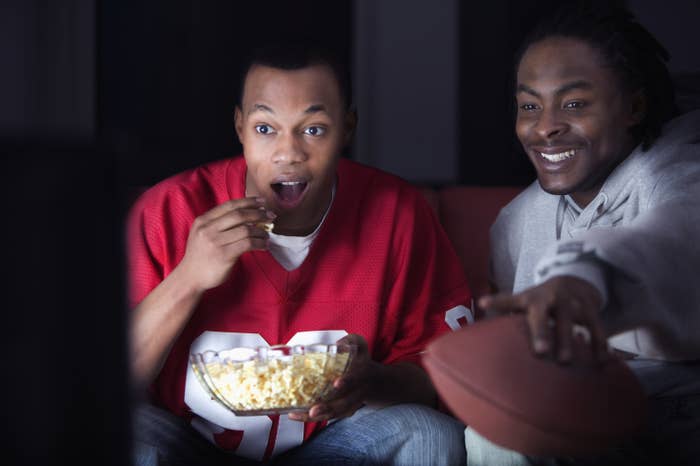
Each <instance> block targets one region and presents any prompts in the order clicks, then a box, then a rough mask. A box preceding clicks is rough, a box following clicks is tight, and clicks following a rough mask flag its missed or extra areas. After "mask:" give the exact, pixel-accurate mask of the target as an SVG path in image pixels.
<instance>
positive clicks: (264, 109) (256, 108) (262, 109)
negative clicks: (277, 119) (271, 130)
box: [248, 104, 275, 115]
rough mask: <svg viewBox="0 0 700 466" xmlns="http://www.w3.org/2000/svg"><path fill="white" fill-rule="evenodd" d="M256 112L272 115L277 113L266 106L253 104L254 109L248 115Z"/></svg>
mask: <svg viewBox="0 0 700 466" xmlns="http://www.w3.org/2000/svg"><path fill="white" fill-rule="evenodd" d="M254 112H267V113H272V114H273V115H274V114H275V111H274V110H272V109H271V108H270V107H268V106H267V105H265V104H253V108H251V109H250V110H248V115H250V114H251V113H254Z"/></svg>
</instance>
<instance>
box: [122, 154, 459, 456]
mask: <svg viewBox="0 0 700 466" xmlns="http://www.w3.org/2000/svg"><path fill="white" fill-rule="evenodd" d="M245 173H246V165H245V160H244V159H243V158H242V157H237V158H233V159H227V160H222V161H217V162H213V163H211V164H208V165H205V166H202V167H200V168H197V169H194V170H191V171H188V172H184V173H181V174H178V175H176V176H174V177H172V178H169V179H167V180H165V181H163V182H161V183H159V184H157V185H156V186H154V187H153V188H151V189H149V190H148V191H147V192H146V193H144V195H142V196H141V197H140V198H139V200H138V201H137V202H136V204H135V205H134V207H133V209H132V211H131V213H130V217H129V229H128V244H129V268H128V272H129V285H130V290H129V293H130V302H131V305H132V306H135V305H136V304H138V303H139V302H140V301H141V300H142V299H143V298H144V297H145V296H146V295H147V294H148V293H149V292H150V291H151V290H152V289H153V288H155V287H156V286H157V285H158V283H160V282H161V281H162V280H163V279H164V277H166V276H167V275H168V274H169V273H170V272H171V271H172V270H173V268H175V266H177V264H178V263H179V262H180V260H181V259H182V257H183V255H184V253H185V247H186V243H187V237H188V234H189V231H190V227H191V225H192V222H193V221H194V219H195V217H197V216H199V215H201V214H203V213H204V212H206V211H208V210H210V209H211V208H213V207H215V206H217V205H219V204H221V203H223V202H225V201H227V200H229V199H238V198H241V197H244V195H245ZM469 302H470V293H469V289H468V286H467V283H466V278H465V276H464V272H463V270H462V268H461V266H460V263H459V260H458V258H457V256H456V255H455V252H454V250H453V248H452V246H451V244H450V242H449V240H448V238H447V236H446V235H445V233H444V231H443V230H442V228H441V226H440V225H439V223H438V221H437V219H436V217H435V215H434V212H433V211H432V209H431V208H430V206H429V205H428V204H427V203H426V202H425V200H424V199H423V197H422V195H421V194H420V192H419V191H418V190H417V189H415V188H414V187H412V186H411V185H410V184H408V183H407V182H405V181H403V180H401V179H400V178H398V177H395V176H393V175H390V174H387V173H384V172H382V171H379V170H376V169H373V168H370V167H366V166H363V165H360V164H358V163H355V162H351V161H349V160H347V159H341V160H340V163H339V166H338V172H337V184H336V194H335V198H334V200H333V204H332V206H331V208H330V210H329V212H328V215H327V217H326V219H325V221H324V222H323V224H322V225H321V228H320V230H319V233H318V236H317V237H316V239H315V240H314V242H313V244H312V245H311V249H310V251H309V254H308V256H307V257H306V259H305V260H304V262H303V263H302V264H301V266H300V267H299V268H297V269H295V270H292V271H287V270H285V269H284V268H283V267H282V266H281V265H280V264H279V263H277V261H276V260H275V259H274V258H273V257H272V255H271V254H270V253H269V252H267V251H254V252H248V253H245V254H243V255H242V256H241V257H240V258H239V260H238V262H237V263H236V264H235V265H234V267H233V270H232V271H231V274H230V276H229V277H228V279H227V281H226V282H225V283H224V284H222V285H221V286H219V287H217V288H214V289H211V290H209V291H207V292H206V293H205V294H204V296H203V297H202V300H201V302H200V303H199V305H198V308H197V310H196V311H195V313H194V314H193V316H192V318H191V320H190V321H189V323H188V325H187V326H186V328H185V329H184V331H183V332H182V334H181V335H180V336H179V338H178V339H177V341H176V342H175V343H174V345H173V347H172V350H171V352H170V354H169V356H168V358H167V360H166V362H165V364H164V366H163V368H162V370H161V372H160V374H159V375H158V377H157V379H156V380H155V382H154V384H153V386H152V393H153V395H154V396H155V399H156V401H157V402H158V403H160V404H161V405H163V406H165V407H166V408H168V409H169V410H171V411H173V412H174V413H176V414H179V415H181V416H185V417H188V418H190V419H191V421H192V424H193V426H194V427H195V428H197V429H198V430H199V431H200V432H202V433H203V434H204V435H205V436H207V437H208V438H209V439H210V440H212V441H214V442H216V443H217V444H218V445H220V446H222V447H224V448H227V449H229V450H234V451H235V453H236V454H239V455H242V456H246V457H249V458H254V459H257V460H260V459H263V458H268V457H270V456H271V455H272V456H274V455H276V454H278V453H281V452H282V451H284V450H286V449H289V448H292V447H294V446H296V445H299V444H300V443H301V442H302V441H303V440H304V439H305V438H308V436H309V435H310V434H312V433H313V432H314V431H315V430H317V429H319V428H322V425H317V424H316V423H307V425H306V426H304V424H303V423H300V422H296V421H290V420H289V419H288V418H287V417H286V416H253V417H237V416H235V415H233V413H230V412H228V411H227V410H226V409H224V408H223V407H222V406H220V405H218V404H217V403H216V402H214V401H212V400H210V399H209V397H208V396H207V395H206V393H205V392H204V391H203V390H202V388H201V387H199V384H198V383H197V381H196V379H195V378H194V376H193V374H192V372H191V368H190V367H189V362H188V358H189V355H190V353H191V352H195V351H201V350H204V349H211V350H222V349H225V348H228V347H233V346H258V345H265V344H267V345H275V344H286V343H290V342H291V343H302V342H303V343H308V342H310V341H312V340H313V341H319V342H326V343H330V342H334V341H336V340H337V339H338V338H340V337H342V336H343V335H345V334H346V333H356V334H359V335H362V336H363V337H364V338H365V339H366V340H367V343H368V345H369V349H370V352H371V354H372V356H373V358H374V359H375V360H377V361H381V362H383V363H392V362H396V361H402V360H410V361H413V362H418V361H419V358H418V354H419V353H420V352H421V351H422V350H423V349H424V347H425V345H426V344H427V342H429V341H430V340H432V339H433V338H434V337H436V336H437V335H439V334H441V333H443V332H446V331H449V330H450V327H449V326H448V325H447V324H446V322H445V318H446V316H445V312H446V311H447V310H449V309H451V308H453V307H455V306H458V305H464V306H467V307H468V306H469Z"/></svg>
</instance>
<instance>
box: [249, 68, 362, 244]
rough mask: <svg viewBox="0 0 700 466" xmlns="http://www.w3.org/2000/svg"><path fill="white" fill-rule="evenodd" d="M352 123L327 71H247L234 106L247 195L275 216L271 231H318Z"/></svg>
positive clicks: (262, 69)
mask: <svg viewBox="0 0 700 466" xmlns="http://www.w3.org/2000/svg"><path fill="white" fill-rule="evenodd" d="M353 123H354V120H352V118H351V115H349V114H348V112H347V111H346V110H345V107H344V105H343V100H342V97H341V93H340V89H339V86H338V82H337V79H336V78H335V75H334V74H333V71H332V70H331V68H330V67H329V66H326V65H312V66H308V67H305V68H301V69H298V70H283V69H278V68H271V67H267V66H262V65H254V66H253V67H252V68H251V69H250V70H249V71H248V74H247V75H246V79H245V84H244V87H243V97H242V105H241V107H240V108H236V132H237V133H238V137H239V139H240V141H241V144H242V145H243V154H244V157H245V159H246V165H247V167H248V171H247V174H246V194H247V195H248V196H262V197H264V198H265V200H266V205H267V207H268V208H269V209H271V210H272V211H274V212H275V213H276V214H277V219H276V220H275V233H280V234H285V235H295V236H302V235H307V234H309V233H311V232H312V231H313V230H314V229H315V228H316V227H317V226H318V224H319V223H320V221H321V218H322V217H323V214H324V212H325V211H326V208H327V207H328V204H329V202H330V199H331V192H332V187H333V182H334V180H335V172H336V167H337V164H338V157H339V154H340V151H341V150H342V148H343V146H344V144H345V143H346V142H347V140H348V138H349V134H350V133H351V131H352V129H353V128H352V125H353Z"/></svg>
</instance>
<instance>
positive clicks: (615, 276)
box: [480, 164, 700, 360]
mask: <svg viewBox="0 0 700 466" xmlns="http://www.w3.org/2000/svg"><path fill="white" fill-rule="evenodd" d="M693 165H697V164H691V165H688V166H684V165H680V166H677V167H675V168H676V169H674V170H667V172H666V173H667V174H666V176H662V177H660V178H659V181H658V182H657V183H656V186H655V188H654V191H652V192H651V194H650V195H649V196H648V200H647V201H646V202H645V203H646V205H642V206H641V210H642V212H641V213H640V214H639V215H637V216H636V217H634V218H633V219H632V220H627V221H625V222H624V223H623V224H622V225H620V226H616V227H611V228H593V229H591V230H588V231H586V232H584V233H582V234H580V235H579V236H577V238H576V239H572V240H567V241H560V242H557V243H555V244H553V245H552V246H551V247H550V249H548V250H547V251H546V252H545V254H544V255H543V257H542V259H541V261H540V262H539V263H538V266H537V269H536V274H535V275H536V277H537V286H535V287H533V288H530V289H528V290H525V291H524V292H523V293H519V294H517V295H515V296H509V295H500V296H498V297H495V299H491V298H488V299H485V300H484V301H483V302H482V303H480V304H482V305H483V306H489V307H491V308H492V309H495V310H500V311H522V312H527V313H528V318H529V321H530V327H531V331H532V334H533V347H535V346H536V345H539V347H540V348H542V349H543V352H548V351H549V350H550V349H553V342H554V340H553V339H552V340H550V341H549V343H545V344H544V345H543V344H542V343H535V339H536V337H535V335H542V334H544V333H545V331H544V330H543V329H544V325H545V322H546V321H548V320H549V319H550V318H553V319H554V320H555V321H556V322H557V327H558V329H557V333H560V334H565V335H567V337H568V335H570V329H571V326H572V322H573V323H579V324H582V325H584V326H586V327H587V328H588V329H589V331H591V333H592V335H593V337H594V343H595V345H596V346H597V348H598V350H599V354H601V355H603V354H604V351H602V349H603V345H602V342H603V340H604V339H605V338H606V337H609V336H611V335H616V334H620V335H617V336H614V337H612V338H611V339H610V343H611V345H612V346H614V347H615V348H618V349H621V350H624V351H627V352H631V353H635V354H639V355H642V356H645V357H652V358H659V359H671V360H673V359H694V358H697V357H698V356H699V355H700V344H699V343H698V342H697V338H696V335H697V334H698V332H700V316H699V315H698V313H697V312H695V310H697V309H698V308H699V307H700V289H699V288H698V287H697V286H696V285H695V283H694V281H695V277H697V271H698V270H700V249H699V247H698V238H700V192H699V188H698V186H700V176H699V175H698V168H697V167H696V166H693ZM669 173H670V174H671V176H669V175H668V174H669ZM582 282H583V283H582ZM582 303H583V304H582ZM574 306H583V307H584V308H585V309H574ZM531 313H533V314H534V315H539V317H533V318H530V314H531ZM560 320H561V321H563V324H560V323H559V321H560ZM538 328H539V330H538ZM622 332H625V333H622ZM560 357H563V358H564V359H566V355H563V356H562V355H561V354H560Z"/></svg>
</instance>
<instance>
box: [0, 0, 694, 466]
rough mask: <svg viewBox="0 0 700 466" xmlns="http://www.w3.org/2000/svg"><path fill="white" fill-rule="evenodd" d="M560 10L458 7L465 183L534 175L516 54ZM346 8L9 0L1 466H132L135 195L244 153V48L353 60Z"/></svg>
mask: <svg viewBox="0 0 700 466" xmlns="http://www.w3.org/2000/svg"><path fill="white" fill-rule="evenodd" d="M555 3H558V2H555V1H548V0H541V1H529V2H524V1H516V0H513V1H507V0H502V1H495V0H491V1H490V2H485V3H484V2H460V3H459V5H460V8H459V18H458V20H459V24H460V28H459V38H458V41H459V49H460V52H459V68H458V69H459V83H460V89H459V109H460V111H459V114H458V116H457V120H458V122H457V124H458V129H459V131H458V134H459V140H458V141H457V146H458V162H457V163H456V166H454V167H452V169H453V171H454V172H455V177H454V180H453V181H455V182H458V183H469V184H482V185H497V184H519V185H525V184H527V183H529V182H530V181H532V180H533V179H534V175H533V173H532V171H531V168H530V166H529V164H528V163H527V160H526V159H525V157H524V156H523V155H522V154H521V153H520V148H519V146H518V144H517V142H516V141H515V139H514V136H513V131H512V124H513V116H512V113H511V112H509V111H506V110H507V109H510V108H511V107H512V90H511V89H512V87H511V79H512V69H513V68H512V66H513V64H512V53H513V52H514V50H515V49H516V47H517V44H518V42H519V41H520V39H521V37H522V35H523V33H524V31H525V30H526V29H527V28H528V27H530V26H531V25H532V22H533V21H534V19H535V18H536V17H537V16H538V15H539V14H540V12H542V11H544V10H546V9H548V8H549V7H551V5H552V4H555ZM635 3H636V4H638V5H640V4H644V5H646V6H645V8H646V9H647V10H649V9H653V6H649V5H656V4H657V3H656V2H653V1H650V2H639V1H637V2H635ZM671 3H673V2H671ZM691 3H692V2H691V1H690V0H689V2H687V3H685V4H686V5H690V4H691ZM435 5H436V7H439V5H440V2H435ZM669 5H670V3H669V2H664V8H665V9H667V8H669ZM352 11H353V2H352V1H351V0H333V1H327V0H325V1H312V0H304V1H301V0H296V1H271V0H268V1H266V2H238V1H213V0H212V1H204V0H202V1H197V0H152V1H137V0H103V1H99V0H64V1H60V2H59V1H55V2H53V1H42V0H3V1H2V2H0V70H1V71H0V157H1V158H0V160H2V182H1V183H0V185H1V186H2V191H1V194H2V204H1V208H2V210H0V214H1V215H2V216H3V223H2V235H1V236H0V241H2V243H0V244H2V251H3V252H2V255H1V256H0V258H2V262H0V264H2V267H3V269H4V272H5V273H4V274H3V281H2V283H3V293H2V298H3V300H2V305H3V311H2V316H3V321H4V322H3V326H2V328H3V330H4V332H3V334H4V338H3V349H4V351H3V356H4V362H5V364H4V365H3V367H4V374H3V381H4V383H3V384H2V392H0V394H1V395H2V399H3V401H4V404H5V406H4V413H3V421H4V422H3V432H2V433H1V435H2V452H3V459H4V461H3V462H4V463H5V464H43V465H51V464H57V465H58V464H71V463H73V462H77V461H79V460H80V459H85V460H86V461H87V462H88V463H90V464H102V465H112V464H113V465H121V464H128V450H129V448H128V446H129V442H130V440H129V422H130V415H129V409H128V407H129V403H130V400H131V394H130V392H129V387H128V383H127V370H126V315H127V313H126V308H125V303H124V292H123V291H124V283H123V282H124V280H123V276H122V274H123V244H122V234H121V232H122V230H123V216H124V213H125V211H126V208H127V207H128V205H129V202H130V201H131V200H132V196H133V193H134V192H135V191H136V190H138V189H140V188H142V187H144V186H148V185H150V184H153V183H155V182H156V181H158V180H160V179H162V178H165V177H166V176H169V175H171V174H174V173H176V172H179V171H181V170H183V169H186V168H190V167H194V166H196V165H199V164H201V163H204V162H207V161H210V160H214V159H218V158H222V157H227V156H230V155H232V154H237V153H239V152H240V145H239V144H238V141H237V140H236V136H235V132H234V130H233V105H234V101H235V94H236V92H237V89H238V88H239V85H240V83H239V75H238V66H239V63H238V61H237V58H238V57H240V55H241V54H242V52H243V51H245V50H248V49H249V48H250V47H253V46H256V45H259V44H260V43H261V42H264V41H267V40H274V39H278V38H285V37H290V36H293V35H295V34H303V35H306V36H309V35H311V36H313V35H315V36H317V37H319V38H320V39H321V40H323V41H324V42H325V43H326V44H328V45H330V46H332V47H334V48H335V49H336V50H337V51H338V53H339V55H340V56H341V57H342V58H345V59H346V61H348V62H351V61H352V60H351V58H352V56H353V44H354V43H355V41H354V40H353V37H352V34H353V15H352ZM396 14H397V15H399V16H400V14H401V12H400V10H397V11H396ZM484 14H488V15H490V17H494V18H498V23H497V24H494V23H491V22H486V21H480V18H482V17H483V15H484ZM669 24H670V23H669ZM662 26H663V24H662ZM667 27H668V28H669V29H672V28H673V25H670V26H669V25H668V24H667ZM475 109H476V110H475ZM360 112H361V109H360ZM361 121H362V120H361Z"/></svg>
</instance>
